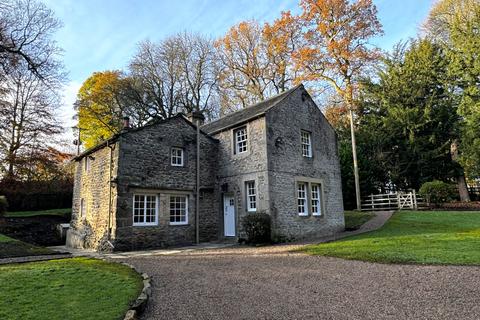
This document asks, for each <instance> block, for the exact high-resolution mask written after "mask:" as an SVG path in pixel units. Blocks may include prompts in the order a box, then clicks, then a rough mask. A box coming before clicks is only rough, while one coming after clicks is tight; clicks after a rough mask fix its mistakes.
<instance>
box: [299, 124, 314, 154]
mask: <svg viewBox="0 0 480 320" xmlns="http://www.w3.org/2000/svg"><path fill="white" fill-rule="evenodd" d="M301 135H302V136H301V138H302V155H303V156H304V157H306V158H311V157H312V137H311V134H310V132H307V131H303V130H302V133H301Z"/></svg>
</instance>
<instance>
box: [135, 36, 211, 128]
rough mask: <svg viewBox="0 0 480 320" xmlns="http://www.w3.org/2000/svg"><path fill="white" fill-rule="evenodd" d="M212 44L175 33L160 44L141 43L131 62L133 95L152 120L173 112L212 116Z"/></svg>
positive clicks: (169, 115)
mask: <svg viewBox="0 0 480 320" xmlns="http://www.w3.org/2000/svg"><path fill="white" fill-rule="evenodd" d="M214 60H215V57H214V48H213V43H212V42H211V41H210V40H209V39H206V38H204V37H202V36H199V35H193V34H187V33H183V34H178V35H175V36H172V37H169V38H167V39H165V40H163V41H161V42H160V43H152V42H150V41H144V42H141V43H140V44H139V46H138V51H137V53H136V55H135V56H134V57H133V59H132V61H131V62H130V67H129V69H130V75H131V77H132V78H133V79H134V83H135V87H136V89H137V90H136V94H135V96H134V97H133V98H135V100H136V101H138V102H139V103H143V105H144V109H145V110H147V111H148V113H149V115H150V116H151V117H160V118H168V117H171V116H172V115H173V114H175V113H176V112H180V111H182V112H191V111H194V110H200V111H206V113H207V114H214V111H215V107H214V99H212V96H213V95H214V92H215V87H216V81H217V76H216V71H215V65H214Z"/></svg>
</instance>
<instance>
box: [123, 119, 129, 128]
mask: <svg viewBox="0 0 480 320" xmlns="http://www.w3.org/2000/svg"><path fill="white" fill-rule="evenodd" d="M129 128H130V118H129V117H127V116H125V117H123V129H124V130H126V129H129Z"/></svg>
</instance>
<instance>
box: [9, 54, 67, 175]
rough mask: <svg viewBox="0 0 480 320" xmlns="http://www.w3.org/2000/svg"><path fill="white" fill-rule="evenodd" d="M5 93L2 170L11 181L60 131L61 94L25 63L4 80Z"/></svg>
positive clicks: (21, 62)
mask: <svg viewBox="0 0 480 320" xmlns="http://www.w3.org/2000/svg"><path fill="white" fill-rule="evenodd" d="M2 88H3V89H4V92H5V94H4V95H3V96H2V101H1V105H0V157H1V158H2V161H1V163H2V168H1V170H2V171H3V172H4V173H6V176H7V177H8V178H22V177H19V176H18V175H17V173H18V172H19V171H21V170H20V169H21V167H22V166H25V165H28V162H29V159H30V156H31V155H32V150H33V151H34V150H35V149H38V148H41V147H43V146H46V144H47V143H48V141H51V139H52V135H54V134H57V133H60V132H61V126H59V124H58V123H57V121H56V118H55V112H54V111H55V108H56V107H58V105H59V102H60V97H59V95H57V94H56V92H55V91H54V90H52V83H49V84H47V83H46V82H45V81H42V80H41V79H39V78H38V77H37V75H36V74H34V73H32V72H31V69H30V67H29V65H28V63H27V62H26V61H19V62H18V63H17V64H16V66H15V68H14V69H10V70H9V73H7V74H6V75H5V77H4V81H3V82H2Z"/></svg>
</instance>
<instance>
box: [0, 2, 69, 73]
mask: <svg viewBox="0 0 480 320" xmlns="http://www.w3.org/2000/svg"><path fill="white" fill-rule="evenodd" d="M60 26H61V23H60V21H59V20H58V19H57V18H55V16H54V13H53V11H52V10H50V9H48V8H47V7H46V6H45V5H44V4H43V3H40V2H36V1H34V0H4V1H2V2H1V3H0V67H1V69H2V71H3V73H8V72H10V69H12V68H15V67H16V65H17V64H19V63H22V62H24V63H25V64H26V65H27V66H28V70H29V71H30V72H32V73H33V74H34V75H35V76H36V77H38V78H40V79H43V80H46V81H47V82H48V81H50V80H51V78H52V77H54V78H55V77H57V74H56V73H54V72H52V71H53V70H56V71H59V70H61V64H60V62H59V61H58V60H57V56H58V54H59V53H60V51H61V50H60V49H59V48H58V46H57V45H56V43H55V41H53V39H52V34H53V32H55V31H56V30H57V29H58V28H59V27H60Z"/></svg>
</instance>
